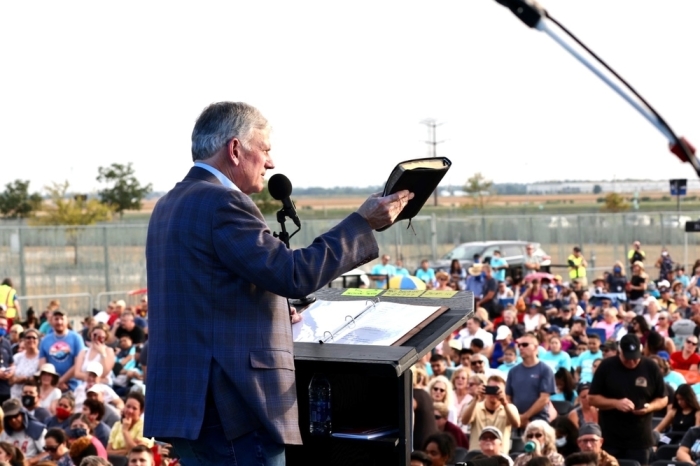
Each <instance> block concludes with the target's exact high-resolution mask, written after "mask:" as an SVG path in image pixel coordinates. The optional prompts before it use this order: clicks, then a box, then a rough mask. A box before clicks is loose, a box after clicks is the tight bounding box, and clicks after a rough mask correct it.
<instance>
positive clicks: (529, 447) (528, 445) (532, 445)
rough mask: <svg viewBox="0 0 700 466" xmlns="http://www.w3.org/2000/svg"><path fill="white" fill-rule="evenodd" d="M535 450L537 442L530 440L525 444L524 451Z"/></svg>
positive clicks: (530, 451)
mask: <svg viewBox="0 0 700 466" xmlns="http://www.w3.org/2000/svg"><path fill="white" fill-rule="evenodd" d="M535 450H537V444H536V443H535V442H533V441H532V440H530V441H529V442H527V443H526V444H525V453H532V452H533V451H535Z"/></svg>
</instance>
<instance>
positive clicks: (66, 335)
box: [0, 279, 171, 466]
mask: <svg viewBox="0 0 700 466" xmlns="http://www.w3.org/2000/svg"><path fill="white" fill-rule="evenodd" d="M6 284H7V287H8V288H9V290H0V292H2V293H3V294H5V295H6V298H7V299H6V300H5V301H4V303H5V304H1V305H0V403H1V405H2V410H1V412H0V421H1V422H0V465H11V466H20V465H21V466H28V465H40V466H48V465H58V466H80V465H87V466H94V465H110V464H114V465H117V464H124V465H126V464H129V465H141V466H144V465H145V466H155V465H158V466H161V465H168V464H171V459H170V458H169V457H168V456H169V454H170V452H169V449H168V448H167V445H155V441H154V440H153V439H150V438H146V437H144V434H143V414H144V411H145V408H146V406H145V397H144V390H145V387H144V383H143V381H144V377H145V372H146V367H147V361H146V353H147V351H146V350H147V345H146V338H147V332H148V327H147V324H146V320H145V319H144V317H145V315H146V313H147V311H148V299H147V297H146V296H144V297H143V298H142V299H141V302H140V305H138V306H127V305H126V303H125V302H124V301H123V300H119V301H113V302H111V303H109V305H108V308H107V309H106V310H104V311H101V312H97V311H96V312H95V313H94V314H95V315H94V316H91V317H88V318H86V319H85V320H84V322H83V326H82V329H81V330H80V331H78V332H76V331H74V330H73V329H71V328H70V326H69V325H68V321H67V318H66V314H65V312H64V311H63V310H62V308H61V303H60V302H59V301H57V300H53V301H51V302H50V303H49V305H48V306H47V308H46V309H45V310H44V311H43V312H41V313H38V312H35V311H34V309H33V308H31V307H30V308H28V309H27V310H26V312H25V313H24V314H25V315H26V318H25V319H24V320H22V312H21V310H20V309H19V306H18V305H16V299H14V297H15V296H16V293H15V292H14V289H13V288H12V282H11V280H9V279H6V280H5V281H4V282H3V285H6ZM10 306H12V307H13V308H12V309H9V307H10ZM9 316H11V317H9Z"/></svg>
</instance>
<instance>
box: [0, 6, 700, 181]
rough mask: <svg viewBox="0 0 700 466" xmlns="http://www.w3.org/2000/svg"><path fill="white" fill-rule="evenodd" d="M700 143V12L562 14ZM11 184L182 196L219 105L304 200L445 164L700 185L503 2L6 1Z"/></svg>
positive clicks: (587, 10)
mask: <svg viewBox="0 0 700 466" xmlns="http://www.w3.org/2000/svg"><path fill="white" fill-rule="evenodd" d="M541 3H542V4H543V6H545V7H546V8H547V9H548V10H549V12H550V13H551V14H552V15H553V16H554V17H555V18H557V19H558V20H559V21H560V22H562V23H563V24H564V25H565V26H567V27H568V28H569V29H571V30H572V31H573V32H574V33H576V34H577V35H578V36H579V37H580V38H581V39H582V40H583V41H584V42H586V43H587V44H588V45H589V46H590V47H591V48H593V50H595V51H596V52H597V53H599V54H600V55H601V56H602V57H603V58H604V59H606V60H607V61H608V62H609V63H610V64H611V65H612V66H613V67H614V68H615V69H617V70H618V71H619V72H620V73H621V74H622V76H624V77H625V78H626V79H628V80H629V81H630V82H631V83H632V84H633V85H634V86H635V87H636V88H637V89H638V90H639V91H640V92H641V93H642V95H643V96H645V97H646V98H647V99H648V100H649V101H650V102H651V103H652V104H653V105H654V106H655V107H656V108H657V110H659V112H660V113H661V114H662V115H663V116H664V117H665V118H666V119H667V120H668V121H669V122H670V123H671V125H672V126H673V127H674V129H675V130H676V131H677V132H678V133H680V134H683V135H685V136H687V137H688V138H689V140H690V141H691V142H692V141H694V142H695V144H696V145H697V144H700V113H699V112H698V111H697V107H698V104H700V87H699V86H698V85H697V77H696V72H695V70H697V69H700V63H699V62H700V55H698V53H697V49H698V47H697V46H698V44H699V42H700V41H699V39H698V36H697V32H696V27H697V26H696V24H695V22H696V20H697V18H698V17H700V2H697V1H693V0H669V1H666V2H658V1H655V2H651V1H647V0H607V1H603V0H543V1H542V2H541ZM0 40H1V41H2V43H3V44H4V47H3V49H2V51H1V52H0V53H1V54H2V55H1V56H2V62H3V71H2V79H0V102H2V105H0V127H1V128H2V130H1V131H0V151H1V152H0V153H2V158H3V160H4V161H5V164H4V166H5V169H3V170H0V185H4V184H5V183H7V182H9V181H11V180H13V179H15V178H22V179H29V180H31V182H32V188H33V189H35V190H36V189H40V188H41V186H43V185H45V184H48V183H50V182H51V181H63V180H66V179H68V180H70V182H71V185H72V186H73V187H74V188H75V189H76V190H82V191H91V190H94V189H96V188H97V187H98V183H97V181H96V180H95V177H96V175H97V167H99V166H106V165H109V164H110V163H113V162H119V163H127V162H133V164H134V166H135V168H136V171H137V175H138V176H139V177H140V178H141V179H142V180H143V181H147V182H151V183H153V185H154V188H155V189H156V190H167V189H169V188H170V187H171V186H172V185H173V184H174V183H175V182H177V181H178V180H180V179H181V178H182V177H183V176H184V174H185V173H186V172H187V170H188V168H189V166H190V165H191V163H192V162H191V158H190V151H189V142H190V139H189V138H190V133H191V130H192V125H193V123H194V120H195V119H196V117H197V115H198V114H199V112H200V111H201V110H202V109H203V108H204V107H205V106H206V105H207V104H209V103H210V102H214V101H219V100H242V101H246V102H248V103H251V104H253V105H255V106H257V107H258V108H260V109H261V110H262V111H263V113H265V115H266V116H267V117H268V118H269V119H270V121H271V122H272V125H273V136H272V144H273V151H272V154H273V157H274V160H275V162H276V165H277V169H276V170H275V171H274V172H270V173H269V174H270V175H272V174H274V173H284V174H286V175H287V176H288V177H289V178H290V180H291V181H292V183H293V184H294V185H295V186H326V187H332V186H349V185H353V186H368V185H379V184H382V183H383V181H384V180H385V179H386V177H387V176H388V174H389V172H390V171H391V169H392V168H393V166H394V165H396V163H398V162H400V161H402V160H405V159H409V158H415V157H421V156H425V155H426V154H427V153H428V146H427V145H426V144H425V143H424V141H425V140H426V138H427V131H426V127H425V126H423V125H421V124H420V121H421V120H423V119H425V118H428V117H431V118H435V119H437V120H439V121H441V122H443V123H444V124H443V125H442V126H440V127H439V129H438V139H441V140H445V142H444V143H442V144H440V145H439V146H438V154H439V155H444V156H447V157H449V158H450V159H451V160H452V162H453V168H452V169H451V172H450V174H449V175H448V177H447V178H446V180H445V181H446V182H447V183H451V184H454V185H460V184H463V183H464V182H465V181H466V179H467V178H468V177H469V176H471V175H472V174H473V173H474V172H477V171H480V172H482V173H484V174H485V175H486V176H487V177H488V178H490V179H493V180H495V181H497V182H525V181H537V180H551V179H579V178H581V179H603V178H604V179H612V178H613V177H616V178H618V179H620V178H654V179H664V178H674V177H681V178H682V177H686V178H692V177H694V172H693V171H692V169H691V168H690V167H689V166H687V165H685V166H684V165H683V164H681V163H680V162H678V161H677V160H676V159H675V157H674V156H672V155H671V154H670V153H669V152H668V151H667V149H666V141H665V140H664V138H663V137H662V136H661V135H660V134H659V133H658V132H657V131H656V130H655V129H654V128H653V127H652V126H651V125H650V124H649V123H647V122H646V121H645V120H644V119H643V118H642V117H641V116H639V115H638V114H636V113H635V112H634V111H633V110H632V108H631V107H629V106H628V105H627V104H626V103H625V102H624V101H622V99H620V98H619V97H618V96H616V95H615V94H613V92H612V91H611V90H609V89H608V88H607V87H606V86H605V85H604V84H603V83H602V82H600V81H599V80H598V79H597V78H596V77H595V76H593V75H592V74H591V73H590V72H589V71H587V70H586V69H585V68H583V66H581V65H580V64H579V63H577V62H576V61H574V59H573V58H572V57H570V56H569V55H568V54H566V52H564V50H562V49H561V48H559V47H558V46H557V45H556V44H555V43H554V42H553V41H552V40H551V39H550V38H548V37H546V36H545V35H544V34H542V33H539V32H536V31H533V30H530V29H528V28H526V27H525V26H524V25H523V24H522V23H520V22H519V21H518V20H517V19H516V18H515V17H514V16H513V15H512V14H511V13H510V12H509V11H507V10H506V9H505V8H503V7H501V6H500V5H498V4H497V3H496V2H495V1H493V0H454V1H453V0H445V1H433V2H427V1H426V2H418V1H410V0H409V1H394V0H384V1H381V2H377V1H353V2H344V1H336V2H321V1H303V0H302V1H296V2H288V1H277V0H270V1H267V2H243V1H235V2H223V1H222V2H196V3H195V2H188V3H186V2H177V3H175V2H133V1H132V2H120V3H119V4H115V3H111V4H110V3H104V2H88V1H82V2H76V1H67V2H49V1H38V2H3V3H2V4H0Z"/></svg>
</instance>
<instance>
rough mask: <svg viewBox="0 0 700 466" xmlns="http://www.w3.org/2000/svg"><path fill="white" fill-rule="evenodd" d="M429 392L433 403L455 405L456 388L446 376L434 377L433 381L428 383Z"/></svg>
mask: <svg viewBox="0 0 700 466" xmlns="http://www.w3.org/2000/svg"><path fill="white" fill-rule="evenodd" d="M427 390H428V393H430V397H431V398H432V399H433V402H440V403H445V404H446V405H447V406H452V405H453V401H452V399H453V398H454V388H453V387H452V383H451V382H450V381H449V379H448V378H447V377H445V376H444V375H438V376H437V377H433V380H431V381H430V382H429V383H428V388H427Z"/></svg>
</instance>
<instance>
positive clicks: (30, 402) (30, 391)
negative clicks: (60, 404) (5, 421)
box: [22, 380, 51, 424]
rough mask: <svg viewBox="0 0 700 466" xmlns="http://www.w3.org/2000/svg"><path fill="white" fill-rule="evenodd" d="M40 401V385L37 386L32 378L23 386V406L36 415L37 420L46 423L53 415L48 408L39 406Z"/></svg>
mask: <svg viewBox="0 0 700 466" xmlns="http://www.w3.org/2000/svg"><path fill="white" fill-rule="evenodd" d="M38 402H39V387H37V386H36V382H34V381H33V380H31V381H29V382H27V383H25V384H24V387H22V406H23V407H24V409H25V410H26V411H27V412H28V413H29V414H30V415H32V416H34V418H36V420H37V421H39V422H41V423H42V424H46V422H47V421H48V419H49V418H50V417H51V413H50V412H49V411H48V410H47V409H45V408H42V407H41V406H39V405H38Z"/></svg>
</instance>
